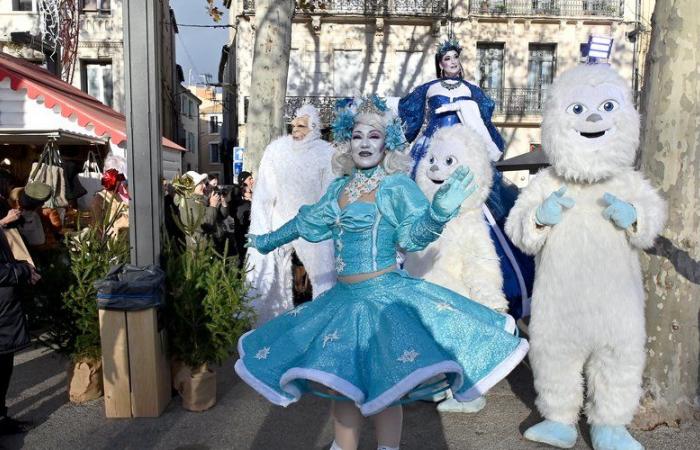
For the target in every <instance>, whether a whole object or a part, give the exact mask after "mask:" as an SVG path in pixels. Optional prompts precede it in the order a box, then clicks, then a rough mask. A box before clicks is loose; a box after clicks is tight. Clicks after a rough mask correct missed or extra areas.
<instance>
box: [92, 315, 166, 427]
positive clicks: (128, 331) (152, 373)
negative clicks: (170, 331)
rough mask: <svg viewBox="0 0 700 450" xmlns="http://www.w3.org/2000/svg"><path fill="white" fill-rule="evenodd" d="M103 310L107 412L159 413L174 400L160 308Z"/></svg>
mask: <svg viewBox="0 0 700 450" xmlns="http://www.w3.org/2000/svg"><path fill="white" fill-rule="evenodd" d="M99 312H100V338H101V339H102V368H103V372H104V373H103V376H104V392H105V414H106V415H107V417H113V418H118V417H122V418H124V417H126V418H129V417H158V416H159V415H160V414H161V413H162V412H163V411H164V410H165V408H166V407H167V406H168V403H169V402H170V392H171V389H170V365H169V363H168V359H167V357H166V352H165V330H161V331H159V330H158V312H157V310H156V309H154V308H151V309H145V310H142V311H109V310H102V309H101V310H100V311H99Z"/></svg>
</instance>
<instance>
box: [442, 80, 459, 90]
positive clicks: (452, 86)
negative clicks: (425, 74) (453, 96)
mask: <svg viewBox="0 0 700 450" xmlns="http://www.w3.org/2000/svg"><path fill="white" fill-rule="evenodd" d="M460 84H461V83H460V82H459V81H457V82H456V83H448V82H447V80H440V86H442V87H444V88H445V89H447V90H448V91H451V90H453V89H457V88H458V87H459V85H460Z"/></svg>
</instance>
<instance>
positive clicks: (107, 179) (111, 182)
mask: <svg viewBox="0 0 700 450" xmlns="http://www.w3.org/2000/svg"><path fill="white" fill-rule="evenodd" d="M124 180H126V178H125V177H124V174H123V173H119V171H118V170H117V169H109V170H108V171H106V172H105V173H104V174H102V186H103V187H104V188H105V189H107V190H108V191H113V190H115V189H116V188H117V186H118V185H119V183H121V182H122V181H124Z"/></svg>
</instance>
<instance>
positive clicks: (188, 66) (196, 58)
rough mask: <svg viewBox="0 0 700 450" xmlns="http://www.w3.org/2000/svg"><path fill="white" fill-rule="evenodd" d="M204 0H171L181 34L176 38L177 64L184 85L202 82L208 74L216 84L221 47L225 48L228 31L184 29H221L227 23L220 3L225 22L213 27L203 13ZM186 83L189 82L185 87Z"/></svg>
mask: <svg viewBox="0 0 700 450" xmlns="http://www.w3.org/2000/svg"><path fill="white" fill-rule="evenodd" d="M206 3H207V2H206V0H170V7H171V8H172V9H173V10H174V11H175V20H177V23H178V29H179V30H180V32H179V33H178V34H177V35H176V37H175V43H176V50H175V51H176V55H177V63H178V64H180V66H182V71H183V73H184V74H185V84H190V83H191V84H194V83H202V82H204V77H203V75H204V74H205V73H210V74H211V76H212V82H217V81H218V80H217V76H218V75H217V74H218V71H219V59H220V58H221V47H223V46H224V45H226V44H228V34H229V29H228V28H193V27H186V26H184V25H224V24H227V23H228V10H226V8H224V7H223V6H222V5H221V3H222V2H220V1H216V2H215V3H216V5H217V6H219V9H221V10H222V11H224V12H225V15H224V18H223V19H222V20H221V22H219V23H218V24H217V23H215V22H214V21H213V20H212V18H211V17H209V14H207V10H206V9H205V5H206ZM188 80H190V82H189V83H188Z"/></svg>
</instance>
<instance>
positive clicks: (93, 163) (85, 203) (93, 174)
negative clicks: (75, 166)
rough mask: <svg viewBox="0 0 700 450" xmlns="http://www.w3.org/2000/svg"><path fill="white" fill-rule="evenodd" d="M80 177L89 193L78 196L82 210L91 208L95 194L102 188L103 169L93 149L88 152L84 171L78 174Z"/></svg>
mask: <svg viewBox="0 0 700 450" xmlns="http://www.w3.org/2000/svg"><path fill="white" fill-rule="evenodd" d="M78 179H79V180H80V184H82V185H83V187H84V188H85V190H86V191H87V194H85V195H83V196H82V197H80V198H78V207H79V209H80V210H86V209H90V205H91V204H92V200H93V198H94V197H95V194H97V193H98V192H99V191H101V190H102V169H100V164H99V163H98V162H97V155H95V153H94V152H93V151H92V150H91V151H89V152H88V155H87V160H85V164H83V171H82V172H80V174H78Z"/></svg>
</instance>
